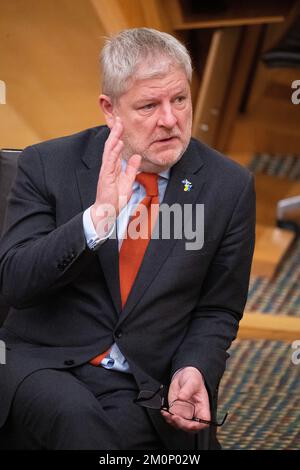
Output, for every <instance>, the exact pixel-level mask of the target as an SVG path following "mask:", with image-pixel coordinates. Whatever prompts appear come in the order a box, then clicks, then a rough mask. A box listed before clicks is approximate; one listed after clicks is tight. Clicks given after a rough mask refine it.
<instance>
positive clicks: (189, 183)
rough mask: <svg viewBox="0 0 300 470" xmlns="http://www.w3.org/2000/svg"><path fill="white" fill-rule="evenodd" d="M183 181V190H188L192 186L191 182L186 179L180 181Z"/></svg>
mask: <svg viewBox="0 0 300 470" xmlns="http://www.w3.org/2000/svg"><path fill="white" fill-rule="evenodd" d="M181 182H182V183H183V185H184V186H183V191H190V190H191V189H192V187H193V185H192V183H191V182H190V181H189V180H188V179H184V180H182V181H181Z"/></svg>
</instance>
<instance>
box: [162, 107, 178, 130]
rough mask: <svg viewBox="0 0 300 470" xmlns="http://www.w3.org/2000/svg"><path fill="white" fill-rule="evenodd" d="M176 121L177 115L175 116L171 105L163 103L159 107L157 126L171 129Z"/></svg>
mask: <svg viewBox="0 0 300 470" xmlns="http://www.w3.org/2000/svg"><path fill="white" fill-rule="evenodd" d="M176 123H177V117H176V116H175V114H174V112H173V109H172V106H171V104H170V103H168V104H166V105H164V106H163V107H162V108H161V109H160V114H159V118H158V121H157V124H158V126H161V127H166V128H168V129H172V128H173V127H174V126H175V124H176Z"/></svg>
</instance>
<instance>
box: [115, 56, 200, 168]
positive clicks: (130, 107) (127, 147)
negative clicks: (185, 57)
mask: <svg viewBox="0 0 300 470" xmlns="http://www.w3.org/2000/svg"><path fill="white" fill-rule="evenodd" d="M150 71H151V69H150ZM143 72H144V76H145V73H147V72H148V73H149V65H148V66H144V67H140V69H139V74H138V78H136V79H135V80H134V81H133V82H132V83H131V84H130V86H129V89H128V90H127V91H126V92H125V93H124V94H123V95H121V97H120V98H119V99H118V101H117V103H116V104H115V105H114V106H113V111H114V115H115V116H119V117H120V118H121V121H122V124H123V127H124V131H123V135H122V137H121V138H122V140H123V142H124V152H123V154H122V157H123V158H125V159H126V160H127V159H128V158H130V157H131V155H133V154H136V153H137V154H139V155H141V156H142V163H141V170H142V171H148V172H160V171H163V170H164V169H167V168H169V167H171V166H172V165H174V164H175V163H176V162H177V161H178V160H179V159H180V157H181V156H182V154H183V153H184V151H185V149H186V148H187V146H188V144H189V141H190V138H191V127H192V102H191V93H190V86H189V82H188V79H187V77H186V74H185V73H184V71H183V69H182V68H179V67H169V69H168V71H167V73H166V74H163V75H159V76H157V77H155V78H142V77H143Z"/></svg>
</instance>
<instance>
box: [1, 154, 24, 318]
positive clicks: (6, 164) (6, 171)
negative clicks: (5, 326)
mask: <svg viewBox="0 0 300 470" xmlns="http://www.w3.org/2000/svg"><path fill="white" fill-rule="evenodd" d="M21 152H22V150H15V149H1V150H0V235H1V234H2V232H3V229H4V225H5V213H6V206H7V197H8V194H9V192H10V189H11V186H12V184H13V181H14V179H15V176H16V172H17V166H18V158H19V155H20V153H21ZM0 243H1V241H0ZM8 311H9V305H7V303H6V302H5V301H4V299H3V297H2V296H1V295H0V326H1V325H2V323H3V321H4V319H5V317H6V316H7V314H8Z"/></svg>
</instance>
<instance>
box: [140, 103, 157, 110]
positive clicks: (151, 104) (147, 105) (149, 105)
mask: <svg viewBox="0 0 300 470" xmlns="http://www.w3.org/2000/svg"><path fill="white" fill-rule="evenodd" d="M154 107H155V103H148V104H145V105H144V106H142V107H141V108H140V109H142V110H144V111H149V110H150V109H153V108H154Z"/></svg>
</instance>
